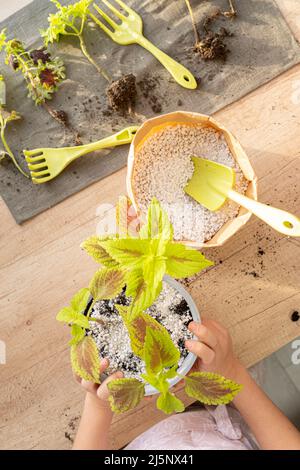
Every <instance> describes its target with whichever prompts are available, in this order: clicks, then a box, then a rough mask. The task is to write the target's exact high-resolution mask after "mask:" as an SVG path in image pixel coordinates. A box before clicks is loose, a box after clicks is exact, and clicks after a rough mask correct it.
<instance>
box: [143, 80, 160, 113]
mask: <svg viewBox="0 0 300 470" xmlns="http://www.w3.org/2000/svg"><path fill="white" fill-rule="evenodd" d="M158 85H159V80H158V77H153V76H150V75H145V76H144V77H143V79H142V80H141V81H139V82H138V86H139V88H140V90H141V92H142V95H143V97H144V98H145V99H146V100H147V101H148V103H149V105H150V106H151V109H152V111H153V112H154V113H157V114H159V113H161V111H162V103H161V98H160V97H159V96H157V94H156V92H155V90H156V88H157V86H158Z"/></svg>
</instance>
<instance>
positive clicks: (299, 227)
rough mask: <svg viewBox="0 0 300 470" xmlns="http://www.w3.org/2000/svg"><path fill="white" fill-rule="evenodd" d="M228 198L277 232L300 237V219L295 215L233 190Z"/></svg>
mask: <svg viewBox="0 0 300 470" xmlns="http://www.w3.org/2000/svg"><path fill="white" fill-rule="evenodd" d="M227 197H228V198H229V199H231V200H232V201H234V202H236V203H237V204H239V205H240V206H242V207H245V209H248V211H250V212H252V213H253V214H254V215H256V217H258V218H259V219H261V220H263V221H264V222H266V224H268V225H270V226H271V227H273V228H274V229H275V230H277V232H280V233H283V234H284V235H289V236H290V237H300V219H299V218H298V217H296V216H295V215H293V214H290V213H289V212H286V211H283V210H281V209H276V207H272V206H267V204H263V203H262V202H257V201H255V200H254V199H250V198H248V197H246V196H244V195H243V194H240V193H237V192H236V191H233V190H232V189H231V190H229V192H228V194H227Z"/></svg>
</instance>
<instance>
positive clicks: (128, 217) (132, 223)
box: [116, 196, 140, 238]
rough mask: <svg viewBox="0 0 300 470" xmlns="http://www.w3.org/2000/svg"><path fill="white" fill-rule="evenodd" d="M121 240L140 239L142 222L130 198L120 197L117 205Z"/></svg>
mask: <svg viewBox="0 0 300 470" xmlns="http://www.w3.org/2000/svg"><path fill="white" fill-rule="evenodd" d="M116 220H117V226H118V234H119V238H127V237H132V238H138V237H139V233H138V232H139V228H140V221H139V219H138V216H137V213H136V211H135V209H134V207H133V204H132V202H131V200H130V199H129V197H127V196H120V197H119V201H118V204H117V205H116Z"/></svg>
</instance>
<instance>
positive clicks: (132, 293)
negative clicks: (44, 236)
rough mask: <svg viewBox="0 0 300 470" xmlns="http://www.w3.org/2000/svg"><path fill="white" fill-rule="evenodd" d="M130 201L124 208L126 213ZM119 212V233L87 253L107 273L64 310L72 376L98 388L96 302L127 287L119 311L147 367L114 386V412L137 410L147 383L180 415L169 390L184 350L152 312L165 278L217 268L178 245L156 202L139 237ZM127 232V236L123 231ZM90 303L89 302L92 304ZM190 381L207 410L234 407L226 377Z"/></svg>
mask: <svg viewBox="0 0 300 470" xmlns="http://www.w3.org/2000/svg"><path fill="white" fill-rule="evenodd" d="M127 207H128V206H127V203H126V210H127ZM122 209H123V208H122V207H121V208H120V207H119V208H118V210H117V213H118V215H119V217H118V221H119V233H118V234H115V235H106V236H102V237H99V236H93V237H90V238H88V239H87V240H86V241H85V242H84V243H83V244H82V248H83V249H85V250H86V251H87V252H88V254H90V255H91V256H92V257H93V258H94V259H95V261H96V262H98V263H99V264H101V268H100V270H99V271H97V272H96V274H95V275H94V277H93V279H92V280H91V282H90V285H89V287H88V288H84V289H81V290H80V291H79V292H78V293H77V294H76V295H75V296H74V297H73V299H72V301H71V304H70V306H69V307H65V308H63V309H62V310H61V311H60V312H59V313H58V315H57V320H59V321H62V322H65V323H68V324H69V325H70V326H71V334H72V339H71V341H70V345H71V362H72V367H73V370H74V372H75V373H76V374H78V375H79V376H80V377H82V378H84V379H85V380H91V381H93V382H95V383H100V377H99V353H98V349H97V346H96V344H95V343H94V340H93V339H92V337H91V336H90V335H89V334H88V329H89V328H90V326H89V325H90V322H91V321H101V320H97V319H94V318H93V317H92V311H93V305H94V303H95V302H97V301H98V300H103V299H114V298H116V296H117V295H118V294H119V293H120V292H121V291H122V290H123V289H124V288H125V289H126V297H127V298H129V299H131V301H130V304H129V305H128V306H124V305H115V306H116V308H117V309H118V312H119V314H120V315H121V317H122V320H123V322H124V324H125V326H126V328H127V330H128V334H129V338H130V342H131V349H132V352H133V353H134V354H135V355H136V356H138V357H139V358H140V359H141V360H142V361H143V362H144V364H145V371H146V372H145V374H142V376H141V377H140V379H135V378H126V377H125V378H122V379H116V380H112V381H111V382H110V383H109V384H108V388H109V392H110V397H109V400H110V404H111V408H112V410H113V411H114V412H116V413H122V412H125V411H128V410H130V409H132V408H134V407H135V406H137V405H138V404H139V402H140V401H141V400H142V398H143V396H144V393H145V384H146V383H149V384H150V385H152V386H153V387H154V388H156V389H157V390H158V391H159V396H158V399H157V407H158V408H159V409H161V410H163V411H164V412H165V413H172V412H181V411H183V410H184V404H183V402H182V401H180V400H179V399H178V398H177V397H176V396H175V395H174V394H173V393H172V392H171V391H170V389H169V388H170V385H169V379H172V378H174V377H176V376H178V372H177V369H178V362H179V359H180V352H179V350H178V349H177V348H176V347H175V345H174V343H173V341H172V339H171V337H170V335H169V332H168V331H167V330H166V328H165V327H163V326H162V325H161V324H160V323H159V322H158V321H157V320H155V319H154V318H153V317H151V316H150V315H149V314H148V313H147V308H148V307H150V306H151V305H152V303H153V302H154V301H155V299H156V298H157V297H158V295H159V293H160V292H161V290H162V280H163V276H164V275H165V274H169V275H170V276H172V277H175V278H184V277H187V276H191V275H193V274H196V273H197V272H199V271H201V270H202V269H204V268H207V267H209V266H211V265H212V264H213V263H212V262H211V261H209V260H207V259H206V258H205V257H204V256H203V255H202V254H201V253H200V252H198V251H197V250H195V249H193V248H188V247H186V246H184V245H182V244H180V243H176V242H174V241H173V227H172V224H171V223H170V221H169V219H168V216H167V214H166V212H165V211H164V210H162V208H161V206H160V204H159V202H158V201H157V200H156V199H155V198H154V199H153V200H152V202H151V204H150V206H149V209H148V214H147V218H146V221H145V223H144V224H141V227H140V229H139V231H138V232H137V233H131V231H130V230H128V229H127V228H124V226H123V224H122V222H121V218H120V214H122ZM120 229H121V230H120ZM91 298H92V300H90V301H89V299H91ZM182 379H183V380H184V381H185V392H186V394H187V395H189V396H190V397H193V398H195V399H197V400H200V401H202V402H203V403H206V404H225V403H228V402H229V401H230V400H232V398H233V397H234V396H235V395H236V394H237V393H238V391H239V390H240V386H239V385H238V384H236V383H234V382H232V381H230V380H227V379H225V378H224V377H222V376H220V375H218V374H213V373H207V372H193V373H191V374H189V375H188V376H187V377H182Z"/></svg>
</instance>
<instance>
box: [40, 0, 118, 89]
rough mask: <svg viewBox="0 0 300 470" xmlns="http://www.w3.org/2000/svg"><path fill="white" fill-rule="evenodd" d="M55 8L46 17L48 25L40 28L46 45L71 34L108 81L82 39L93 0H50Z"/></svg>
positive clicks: (108, 79)
mask: <svg viewBox="0 0 300 470" xmlns="http://www.w3.org/2000/svg"><path fill="white" fill-rule="evenodd" d="M50 1H51V2H52V3H54V5H55V6H56V8H57V11H56V13H51V14H50V15H49V17H48V22H49V27H48V29H46V30H41V35H42V37H43V38H44V41H45V44H46V46H48V44H49V43H53V42H58V41H59V40H60V38H61V37H62V36H73V37H76V38H77V39H78V40H79V45H80V49H81V51H82V53H83V54H84V56H85V57H86V58H87V59H88V60H89V62H90V63H91V64H92V65H93V66H94V67H95V68H96V70H97V71H98V72H99V73H100V74H101V75H102V76H103V77H104V78H105V79H106V80H107V81H108V82H109V81H110V78H109V77H108V75H107V73H106V71H105V70H104V69H103V68H102V67H100V66H99V65H98V64H97V63H96V62H95V61H94V59H93V58H92V56H91V55H90V53H89V52H88V50H87V47H86V44H85V41H84V36H83V32H84V28H85V25H86V22H87V19H88V15H89V9H88V8H89V6H90V4H91V3H92V1H93V0H79V1H78V2H76V3H72V4H71V5H65V6H63V5H61V3H60V2H59V1H58V0H50Z"/></svg>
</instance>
